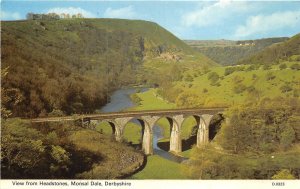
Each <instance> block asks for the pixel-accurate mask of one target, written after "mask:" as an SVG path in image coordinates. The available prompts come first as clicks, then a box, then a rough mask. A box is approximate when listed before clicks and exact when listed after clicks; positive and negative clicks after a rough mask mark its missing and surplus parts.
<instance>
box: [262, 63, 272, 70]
mask: <svg viewBox="0 0 300 189" xmlns="http://www.w3.org/2000/svg"><path fill="white" fill-rule="evenodd" d="M262 69H263V70H270V69H271V66H270V65H268V64H265V65H263V66H262Z"/></svg>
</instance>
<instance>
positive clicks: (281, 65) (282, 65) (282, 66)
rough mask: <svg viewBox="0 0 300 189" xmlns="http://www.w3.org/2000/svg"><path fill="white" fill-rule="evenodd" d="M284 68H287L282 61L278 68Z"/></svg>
mask: <svg viewBox="0 0 300 189" xmlns="http://www.w3.org/2000/svg"><path fill="white" fill-rule="evenodd" d="M286 68H287V66H286V64H284V63H282V64H280V65H279V69H281V70H284V69H286Z"/></svg>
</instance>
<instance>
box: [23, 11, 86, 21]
mask: <svg viewBox="0 0 300 189" xmlns="http://www.w3.org/2000/svg"><path fill="white" fill-rule="evenodd" d="M70 18H84V17H83V15H82V14H81V13H77V14H73V15H70V14H68V13H61V14H57V13H47V14H36V13H31V12H30V13H27V14H26V19H27V20H59V19H70Z"/></svg>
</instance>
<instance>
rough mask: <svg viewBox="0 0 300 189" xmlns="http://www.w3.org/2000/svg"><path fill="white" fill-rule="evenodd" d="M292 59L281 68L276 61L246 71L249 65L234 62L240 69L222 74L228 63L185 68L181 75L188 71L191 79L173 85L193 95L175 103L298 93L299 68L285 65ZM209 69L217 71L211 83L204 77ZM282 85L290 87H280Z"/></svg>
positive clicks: (204, 103)
mask: <svg viewBox="0 0 300 189" xmlns="http://www.w3.org/2000/svg"><path fill="white" fill-rule="evenodd" d="M294 63H296V62H285V64H286V65H287V68H286V69H282V70H281V69H280V68H279V65H273V66H271V67H270V68H268V69H263V68H262V67H260V68H258V69H254V70H249V71H247V69H249V67H250V66H249V65H245V66H235V67H240V68H242V67H243V68H244V71H234V72H233V73H231V74H229V75H224V73H225V69H226V68H228V67H214V68H211V69H210V70H209V71H208V72H207V73H201V71H197V70H194V71H187V72H186V73H185V76H184V77H187V76H188V75H189V76H191V77H192V79H190V80H189V81H187V80H183V81H180V82H177V83H176V86H175V87H176V88H178V89H181V90H182V91H183V92H182V93H181V94H180V95H181V96H182V97H185V96H188V95H190V96H193V95H194V99H192V100H191V102H188V98H182V99H181V101H180V100H178V99H180V97H179V98H178V99H177V100H178V101H177V103H178V104H181V105H182V106H190V107H213V106H230V105H233V104H236V103H243V102H244V101H245V100H247V99H249V98H262V97H270V98H272V97H277V96H283V97H293V96H295V97H296V96H299V93H300V83H299V81H300V75H299V71H298V70H292V69H290V68H289V67H290V66H291V65H292V64H294ZM213 72H215V73H216V74H217V75H218V80H217V81H216V82H215V83H214V84H212V81H211V80H209V78H208V77H209V75H210V74H211V73H213ZM283 86H288V87H289V88H291V89H289V90H288V91H283V90H282V87H283ZM180 95H179V96H180Z"/></svg>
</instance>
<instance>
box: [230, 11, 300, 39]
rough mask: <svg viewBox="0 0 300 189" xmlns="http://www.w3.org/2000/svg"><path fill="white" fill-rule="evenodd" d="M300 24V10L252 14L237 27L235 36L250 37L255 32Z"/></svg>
mask: <svg viewBox="0 0 300 189" xmlns="http://www.w3.org/2000/svg"><path fill="white" fill-rule="evenodd" d="M296 26H298V27H299V26H300V10H299V11H285V12H275V13H272V14H269V15H262V14H261V15H256V16H250V17H249V18H248V19H247V21H246V23H245V24H244V25H240V26H238V27H237V29H236V31H235V34H234V36H235V37H248V36H251V35H255V34H267V33H268V32H272V31H276V30H280V29H285V28H293V27H296Z"/></svg>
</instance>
